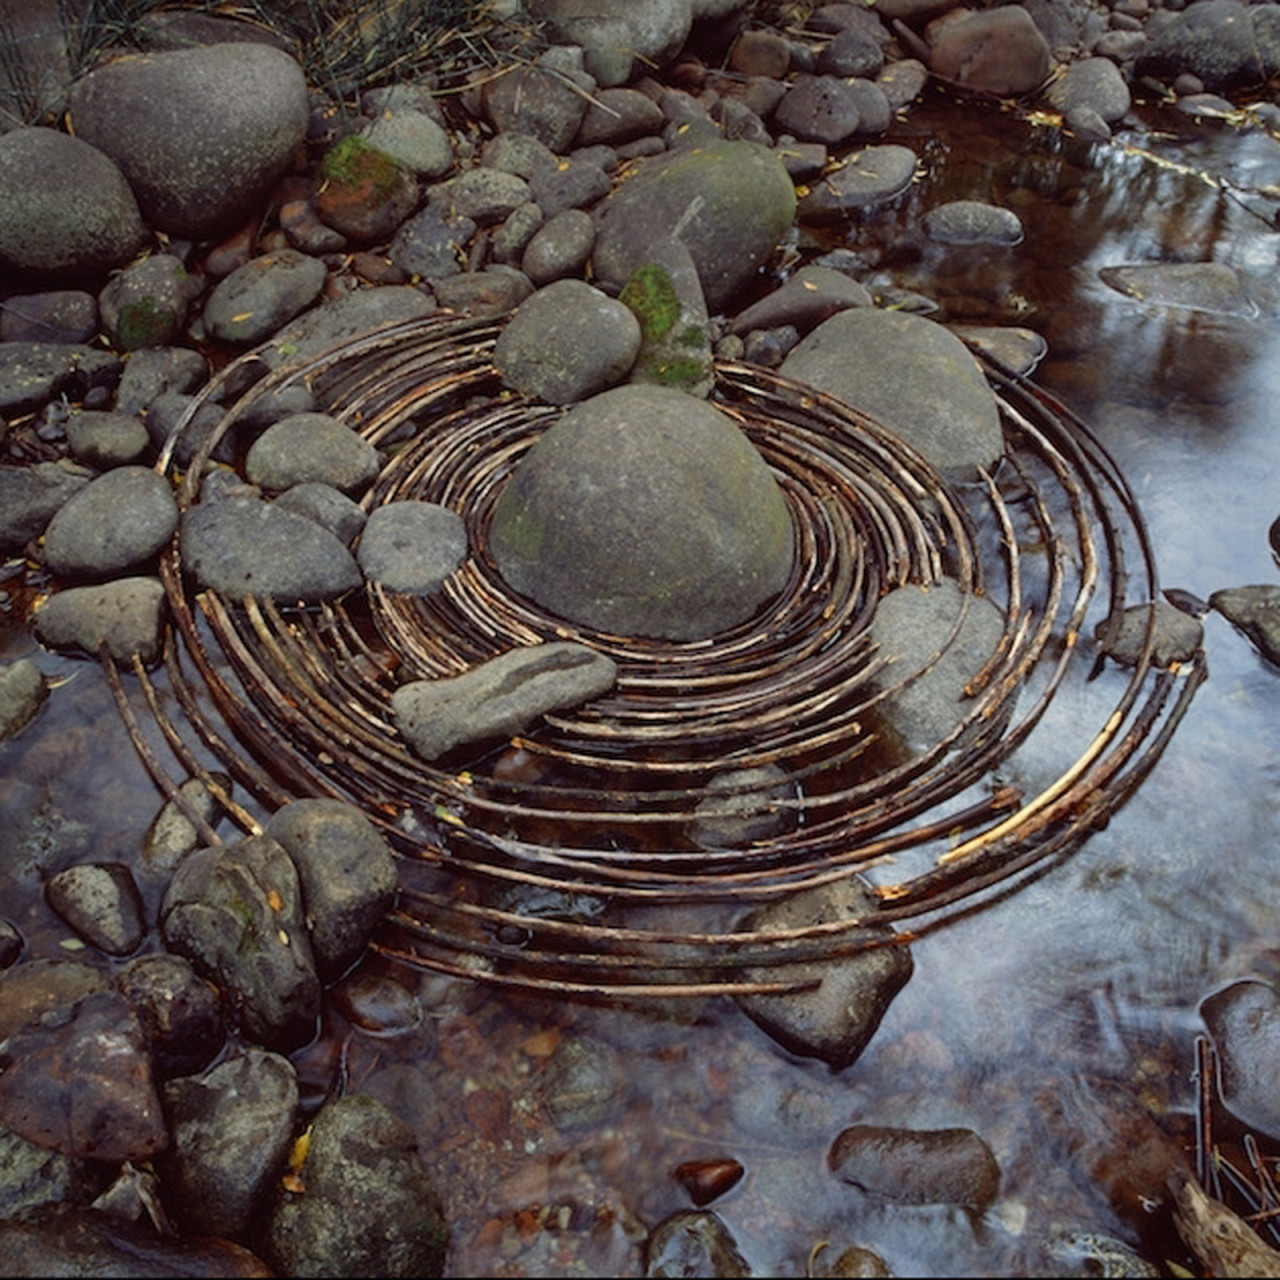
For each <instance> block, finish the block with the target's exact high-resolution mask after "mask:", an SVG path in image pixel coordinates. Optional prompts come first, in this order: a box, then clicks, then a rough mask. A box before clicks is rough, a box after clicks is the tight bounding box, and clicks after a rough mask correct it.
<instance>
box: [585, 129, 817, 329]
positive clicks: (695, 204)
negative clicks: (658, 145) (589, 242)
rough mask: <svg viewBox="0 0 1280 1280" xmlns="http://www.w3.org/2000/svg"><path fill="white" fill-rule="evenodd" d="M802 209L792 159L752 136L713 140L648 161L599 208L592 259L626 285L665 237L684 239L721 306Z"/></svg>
mask: <svg viewBox="0 0 1280 1280" xmlns="http://www.w3.org/2000/svg"><path fill="white" fill-rule="evenodd" d="M795 212H796V193H795V187H794V186H793V185H792V182H791V177H790V175H789V174H788V173H787V169H786V165H784V164H783V162H782V160H781V159H780V158H779V157H778V156H777V155H775V154H774V153H773V152H772V151H767V150H765V149H764V148H763V147H760V146H757V145H756V144H755V143H751V142H708V143H706V144H704V145H695V146H689V147H682V148H680V149H679V150H678V151H676V152H674V153H672V154H670V155H668V156H659V157H657V158H655V159H652V160H649V161H646V162H645V163H644V164H642V165H641V166H640V168H639V169H638V170H637V171H636V173H635V174H634V175H633V176H632V177H631V178H630V179H629V180H628V181H627V182H624V183H623V184H622V185H621V186H620V187H618V188H617V189H616V190H615V191H614V192H613V193H612V194H611V195H609V196H607V197H606V198H605V199H604V200H603V201H601V203H600V204H599V205H598V206H597V208H596V219H597V225H596V246H595V255H594V267H595V271H596V275H597V276H598V278H599V279H600V280H601V281H602V282H604V283H605V284H608V285H613V286H616V287H617V288H619V289H620V288H622V286H623V285H624V284H626V282H627V281H628V280H629V279H630V278H631V274H632V273H633V272H634V271H635V269H636V268H637V267H638V266H640V265H641V264H642V263H643V262H644V261H645V257H646V253H647V251H648V248H649V245H650V243H651V242H652V241H654V240H655V239H657V238H659V237H665V236H672V237H675V238H676V239H680V240H683V241H684V243H685V245H686V246H687V247H688V250H689V252H690V253H691V254H692V255H693V260H694V262H695V263H696V264H697V268H698V276H699V278H700V279H701V281H702V289H703V293H704V294H705V295H706V299H707V306H708V307H709V308H710V309H711V310H712V311H713V312H714V311H720V310H723V309H724V308H725V307H726V306H727V305H728V303H729V302H730V300H731V299H732V298H733V296H734V295H735V294H736V293H737V292H738V291H739V290H740V289H742V288H743V287H744V286H745V285H746V284H747V283H748V282H749V281H750V280H751V279H753V278H754V276H755V274H756V272H757V271H758V270H759V269H760V267H761V266H762V265H763V264H764V263H765V262H766V261H767V260H768V259H769V257H770V256H771V255H772V254H773V252H774V251H775V250H776V248H777V246H778V243H779V242H780V241H781V239H782V237H783V236H784V235H785V234H786V232H787V230H788V228H789V227H790V226H791V221H792V218H793V217H794V216H795Z"/></svg>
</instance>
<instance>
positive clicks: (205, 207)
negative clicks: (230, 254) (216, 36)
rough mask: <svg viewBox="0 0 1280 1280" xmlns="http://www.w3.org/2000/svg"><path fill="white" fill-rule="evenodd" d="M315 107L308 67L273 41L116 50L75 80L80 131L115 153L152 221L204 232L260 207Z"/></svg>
mask: <svg viewBox="0 0 1280 1280" xmlns="http://www.w3.org/2000/svg"><path fill="white" fill-rule="evenodd" d="M309 115H310V105H309V101H308V94H307V83H306V79H305V78H304V76H303V74H302V68H301V67H300V66H299V65H298V63H297V61H296V60H295V59H293V58H292V57H290V56H289V54H287V53H284V52H282V51H281V50H279V49H275V48H272V47H271V46H270V45H265V44H246V43H234V44H232V43H228V44H214V45H207V46H204V47H202V48H195V49H178V50H175V51H172V52H167V53H146V54H136V55H132V56H128V57H123V58H117V59H116V60H115V61H113V62H109V63H107V64H106V65H105V66H102V67H99V68H98V69H97V70H95V71H91V72H90V73H89V74H88V75H87V76H84V77H82V78H81V79H80V80H77V81H76V83H75V84H74V85H72V87H71V116H72V120H73V121H74V124H75V132H76V136H77V137H79V138H82V139H83V140H84V141H85V142H88V143H91V144H92V145H93V146H96V147H99V148H100V149H101V150H103V151H105V152H106V153H107V155H109V156H110V157H111V158H112V159H113V160H115V162H116V163H117V164H118V165H119V166H120V168H121V169H122V170H123V171H124V175H125V177H126V178H128V180H129V184H130V186H132V188H133V191H134V194H135V195H136V196H137V198H138V204H139V205H140V206H141V208H142V212H143V215H144V217H145V218H146V219H147V221H148V222H150V223H151V224H152V226H154V227H156V228H158V229H159V230H161V231H167V232H168V233H169V234H170V235H175V236H185V237H188V238H191V239H196V240H202V239H208V238H211V237H213V236H217V235H221V234H222V233H224V232H227V231H231V230H233V229H234V228H236V227H238V226H239V225H240V224H241V223H243V222H244V220H245V219H246V218H247V217H248V216H249V215H250V214H252V213H254V212H255V211H257V210H258V209H259V207H260V206H261V203H262V201H263V199H264V197H265V196H266V195H267V193H268V192H269V191H270V190H271V187H272V186H273V185H274V183H275V181H276V179H277V178H279V177H280V175H281V174H282V173H284V171H285V170H286V169H287V168H288V166H289V163H290V161H291V160H292V158H293V155H294V152H295V151H296V150H297V148H298V147H299V145H300V144H301V143H302V142H303V141H304V140H305V138H306V134H307V121H308V118H309Z"/></svg>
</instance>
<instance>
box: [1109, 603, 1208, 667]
mask: <svg viewBox="0 0 1280 1280" xmlns="http://www.w3.org/2000/svg"><path fill="white" fill-rule="evenodd" d="M1153 612H1154V615H1155V619H1154V622H1153V623H1152V624H1151V625H1152V626H1153V628H1154V629H1153V633H1152V640H1151V643H1152V649H1151V664H1152V665H1153V666H1156V667H1168V666H1170V665H1172V664H1173V663H1175V662H1188V661H1190V659H1191V658H1193V657H1194V656H1195V653H1196V651H1197V650H1198V649H1199V648H1200V646H1201V644H1202V643H1203V642H1204V628H1203V627H1202V626H1201V625H1200V623H1199V622H1198V621H1197V620H1196V619H1195V618H1193V617H1191V616H1189V615H1188V614H1186V613H1184V612H1183V611H1182V610H1181V609H1177V608H1175V607H1174V606H1173V605H1171V604H1169V603H1168V602H1167V601H1164V600H1157V601H1155V603H1154V604H1149V605H1145V604H1143V605H1134V606H1133V607H1131V608H1129V609H1126V610H1125V611H1124V612H1123V613H1122V614H1120V615H1119V617H1118V618H1104V619H1103V620H1102V621H1101V622H1099V623H1098V624H1097V626H1096V627H1095V628H1094V633H1093V634H1094V640H1095V641H1096V642H1097V645H1098V649H1099V651H1100V652H1102V653H1105V654H1106V655H1107V656H1108V657H1111V658H1114V659H1115V660H1116V661H1117V662H1118V663H1120V665H1121V666H1125V667H1132V666H1136V665H1137V662H1138V658H1139V657H1140V656H1141V654H1142V646H1143V641H1144V640H1145V638H1146V631H1147V626H1148V619H1149V618H1150V617H1151V615H1152V613H1153Z"/></svg>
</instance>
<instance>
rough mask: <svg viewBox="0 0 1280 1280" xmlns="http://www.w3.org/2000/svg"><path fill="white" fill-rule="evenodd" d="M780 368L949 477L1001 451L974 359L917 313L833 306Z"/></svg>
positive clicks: (996, 419)
mask: <svg viewBox="0 0 1280 1280" xmlns="http://www.w3.org/2000/svg"><path fill="white" fill-rule="evenodd" d="M781 372H782V373H783V374H785V375H786V376H787V377H788V378H795V379H796V381H798V382H807V383H808V384H809V385H810V386H813V387H816V388H817V389H818V390H819V391H825V392H826V393H827V394H828V395H832V396H835V397H836V398H837V399H838V400H843V401H844V402H845V403H846V404H850V405H853V406H854V407H855V408H857V409H861V410H862V412H863V413H866V414H869V415H870V416H871V417H873V418H875V419H877V420H878V421H879V422H881V423H882V424H883V425H884V426H886V427H888V428H889V429H890V430H891V431H893V432H895V433H896V434H897V435H898V436H900V437H901V438H902V439H903V440H904V441H905V442H906V443H907V444H909V445H911V446H912V447H913V448H915V449H916V450H917V451H918V452H920V453H922V454H923V455H924V456H925V458H926V459H928V461H929V462H931V463H932V464H933V466H934V467H936V468H937V469H938V470H939V471H941V472H942V473H943V474H944V475H946V476H947V477H948V478H949V479H954V480H971V479H974V478H976V475H977V470H978V468H980V467H990V466H991V465H992V464H993V463H994V462H995V461H996V460H997V459H998V458H999V457H1000V454H1001V453H1002V452H1003V449H1004V436H1003V433H1002V431H1001V427H1000V410H999V407H998V405H997V404H996V398H995V396H994V394H993V393H992V391H991V388H990V387H989V386H988V385H987V380H986V378H985V377H984V376H983V374H982V369H981V367H980V366H979V364H978V362H977V360H976V359H975V358H974V356H973V355H972V354H971V353H970V352H969V349H968V348H967V347H966V346H965V345H964V343H963V342H961V341H960V339H959V338H957V337H956V336H955V334H953V333H952V332H951V331H950V330H949V329H946V328H944V327H943V326H942V325H940V324H937V323H936V322H934V321H933V320H928V319H926V318H925V317H924V316H916V315H910V314H908V313H907V312H903V311H882V310H880V309H879V308H876V307H852V308H850V309H849V310H847V311H841V312H839V313H837V314H836V315H834V316H832V317H831V318H830V319H829V320H824V321H823V322H822V324H820V325H819V326H818V327H817V328H816V329H814V330H813V332H812V333H810V334H809V335H808V337H806V338H804V339H802V340H801V341H800V342H799V343H797V344H796V346H795V347H793V348H792V350H791V352H790V354H789V355H788V356H787V358H786V359H785V360H784V361H783V362H782V368H781Z"/></svg>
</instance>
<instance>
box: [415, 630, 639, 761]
mask: <svg viewBox="0 0 1280 1280" xmlns="http://www.w3.org/2000/svg"><path fill="white" fill-rule="evenodd" d="M617 676H618V669H617V664H616V663H615V662H614V661H613V659H612V658H610V657H608V656H607V655H605V654H602V653H597V652H596V651H595V650H593V649H588V648H587V647H586V646H585V645H580V644H575V643H573V642H572V641H567V640H566V641H552V642H550V643H546V644H534V645H527V646H525V647H523V648H519V649H510V650H508V651H507V652H506V653H503V654H499V655H498V657H496V658H490V659H489V660H488V661H487V662H482V663H480V664H479V665H478V666H475V667H472V668H471V669H470V670H469V671H464V672H463V673H462V675H459V676H449V677H444V678H441V679H438V680H414V681H411V682H410V683H409V684H405V685H401V686H400V688H398V689H397V690H396V691H395V693H393V694H392V695H391V710H392V713H393V714H394V716H395V721H396V727H397V728H398V729H399V730H400V732H401V733H402V734H403V735H404V737H405V740H406V741H407V742H408V743H409V745H410V746H411V747H412V748H413V750H414V752H415V754H417V755H419V756H421V758H422V759H424V760H428V761H431V760H436V759H438V758H439V757H440V756H442V755H444V754H445V753H446V752H449V751H452V750H453V749H454V748H455V747H459V746H472V745H475V744H479V743H489V742H492V741H493V740H494V739H496V738H509V737H511V736H513V735H514V734H517V733H522V732H523V731H524V730H526V729H528V728H529V726H530V725H532V724H534V723H535V722H536V721H537V720H538V719H539V718H540V717H541V716H544V715H546V714H547V713H548V712H552V711H565V710H568V709H571V708H574V707H579V706H581V705H582V704H583V703H584V702H590V701H591V699H592V698H598V697H600V696H601V695H602V694H605V693H607V692H608V691H609V690H610V689H612V688H613V685H614V682H615V681H616V680H617Z"/></svg>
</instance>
